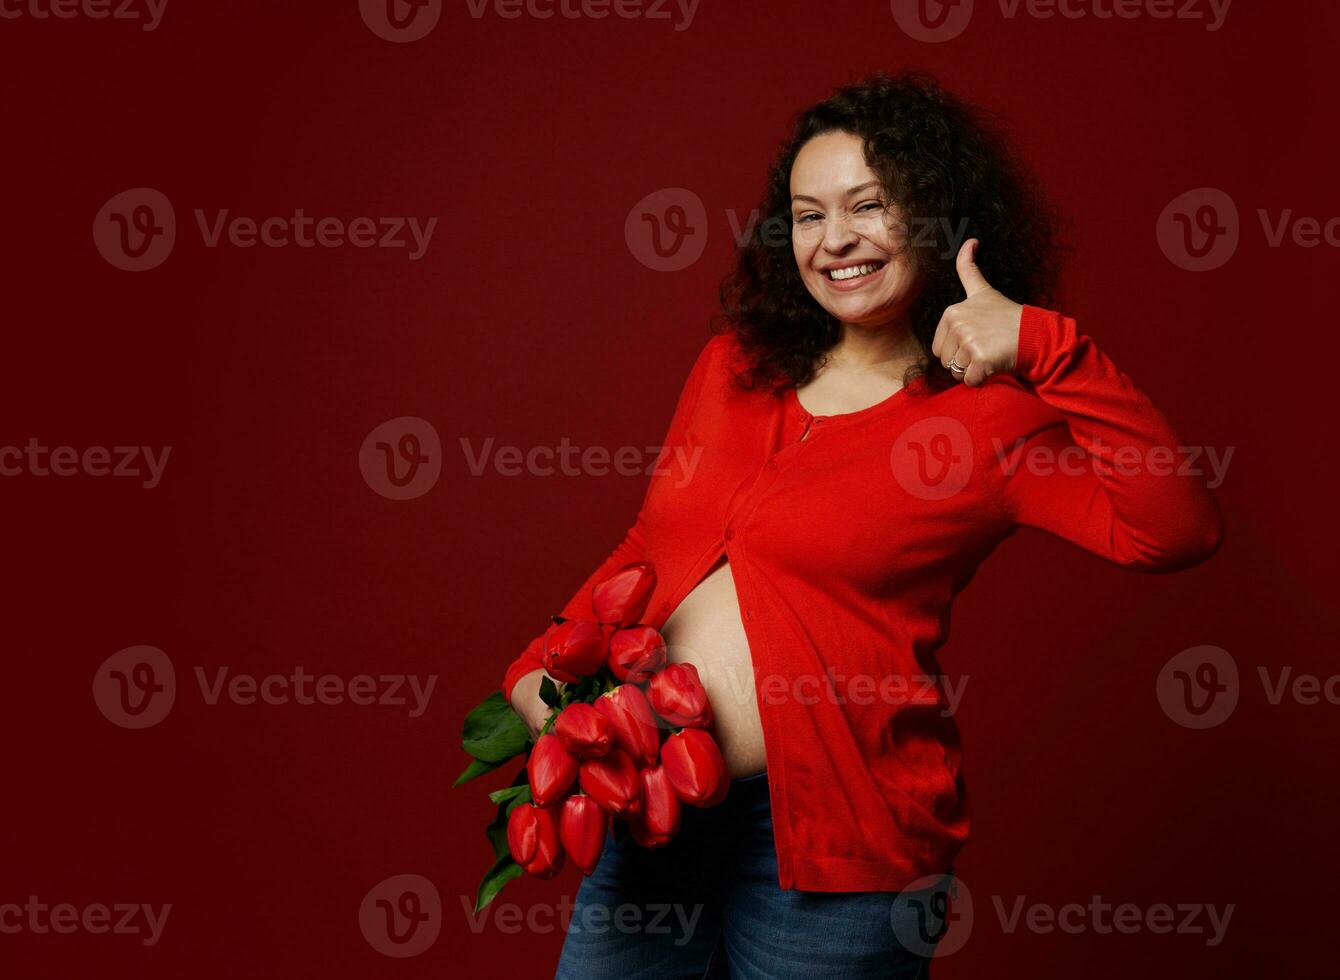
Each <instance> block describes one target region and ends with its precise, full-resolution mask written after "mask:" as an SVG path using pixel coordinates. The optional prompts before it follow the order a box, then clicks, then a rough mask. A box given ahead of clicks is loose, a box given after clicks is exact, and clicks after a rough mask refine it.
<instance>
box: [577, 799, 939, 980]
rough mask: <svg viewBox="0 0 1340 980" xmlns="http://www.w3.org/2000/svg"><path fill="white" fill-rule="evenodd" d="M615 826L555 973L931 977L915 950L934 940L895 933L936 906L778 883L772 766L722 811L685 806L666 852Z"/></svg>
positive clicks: (661, 978)
mask: <svg viewBox="0 0 1340 980" xmlns="http://www.w3.org/2000/svg"><path fill="white" fill-rule="evenodd" d="M614 825H615V828H616V833H611V834H610V836H608V837H607V838H606V840H605V849H604V851H603V853H602V854H601V856H600V863H599V864H598V865H597V866H596V869H595V871H594V872H593V873H592V874H591V875H590V876H589V877H586V878H583V879H582V883H581V887H580V888H579V889H578V890H577V900H576V906H575V908H574V910H573V914H572V919H571V922H570V924H569V926H568V933H567V938H566V940H565V941H564V944H563V953H562V955H561V956H560V958H559V963H558V972H557V974H556V975H555V976H556V980H606V978H608V980H614V978H616V977H617V978H619V980H624V978H629V980H633V978H646V980H675V978H683V980H701V978H704V977H732V978H735V980H754V978H760V980H762V978H767V980H783V978H793V977H822V978H825V980H834V978H839V977H840V978H843V980H847V978H852V980H856V978H863V977H872V978H873V977H879V978H897V980H914V978H916V980H921V978H925V977H928V976H929V968H930V960H929V958H928V957H927V956H923V955H919V953H926V952H928V951H930V950H933V948H934V946H933V945H932V946H929V947H928V946H922V947H921V949H920V950H919V951H918V952H914V951H913V950H911V949H908V948H907V947H906V946H904V945H903V943H901V942H900V941H899V939H898V935H901V936H904V937H907V936H909V935H916V933H915V932H912V933H909V932H908V931H907V930H908V928H909V927H910V928H913V929H915V925H916V924H915V922H914V921H910V920H909V916H910V917H913V919H914V918H915V916H916V915H917V914H918V913H917V910H918V909H919V910H920V912H921V914H922V915H923V916H924V912H925V909H926V908H927V907H929V906H928V905H927V904H925V903H920V904H919V903H917V902H915V901H912V902H911V903H910V904H909V901H908V900H909V899H910V898H911V897H912V896H911V895H910V893H904V894H903V901H901V902H899V901H896V900H897V899H898V898H899V893H897V892H804V891H795V890H790V891H784V890H782V889H781V888H780V887H779V886H778V883H777V852H776V849H775V845H774V843H773V836H772V806H771V802H770V800H769V795H768V778H767V773H766V772H762V773H759V774H757V775H754V776H745V777H743V778H741V779H736V780H732V782H731V788H730V793H729V794H728V795H727V797H726V799H725V800H724V801H723V802H722V803H721V804H719V805H718V806H715V807H709V808H707V809H699V808H697V807H688V806H686V807H685V808H684V819H683V824H682V827H681V829H680V832H679V834H678V835H677V836H676V837H675V839H674V840H672V841H671V842H670V843H669V844H668V845H666V846H665V847H661V848H656V849H647V848H644V847H641V846H640V845H639V844H638V843H637V842H636V841H634V840H633V839H632V837H631V836H629V835H628V833H627V829H626V827H624V826H623V825H622V824H621V822H620V821H618V820H616V821H614ZM895 933H897V935H895ZM921 934H922V935H923V936H924V935H925V933H924V930H923V932H922V933H921Z"/></svg>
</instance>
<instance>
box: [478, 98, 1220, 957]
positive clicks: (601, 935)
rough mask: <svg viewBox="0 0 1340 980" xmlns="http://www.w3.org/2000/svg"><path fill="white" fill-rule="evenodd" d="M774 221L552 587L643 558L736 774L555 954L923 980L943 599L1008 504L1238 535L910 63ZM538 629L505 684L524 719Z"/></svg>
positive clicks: (795, 188) (1205, 547)
mask: <svg viewBox="0 0 1340 980" xmlns="http://www.w3.org/2000/svg"><path fill="white" fill-rule="evenodd" d="M761 214H762V215H763V216H764V220H762V221H760V222H759V223H758V226H757V227H756V228H755V229H754V230H753V232H752V237H751V238H750V239H749V240H748V241H746V242H745V243H744V244H743V245H742V246H741V248H740V250H739V254H738V264H737V267H736V268H735V269H734V270H733V271H732V273H731V275H730V276H729V277H728V279H727V282H726V283H725V286H724V288H723V291H722V296H723V302H724V305H725V314H726V315H725V317H724V326H723V327H722V328H720V329H719V330H718V332H717V333H716V334H715V335H714V336H713V337H712V338H711V339H710V340H708V341H707V342H706V344H705V346H704V347H703V349H702V351H701V353H700V354H699V356H698V358H697V361H696V363H695V364H694V366H693V369H692V371H691V372H690V374H689V377H688V381H687V383H686V384H685V385H684V388H683V391H682V393H681V395H680V398H679V402H678V405H677V407H676V409H675V413H674V417H673V419H672V421H671V424H670V429H669V433H668V435H667V436H666V439H665V445H666V447H667V448H668V450H669V451H668V452H667V453H665V454H664V456H663V459H664V460H665V462H664V464H663V467H662V468H661V470H659V471H658V472H657V473H656V474H655V475H654V476H653V477H652V480H651V483H650V486H649V488H648V490H647V494H646V497H645V499H644V501H643V504H642V508H641V511H640V512H639V514H638V516H637V521H636V523H635V524H634V525H633V527H632V528H631V529H630V530H629V532H628V535H627V537H626V538H625V539H624V541H623V542H622V543H621V544H620V545H619V546H618V547H617V548H616V549H615V550H614V552H613V554H611V555H610V556H609V558H608V560H606V561H605V562H604V563H603V564H602V565H601V566H600V568H598V569H596V570H595V571H594V572H593V573H592V575H591V576H590V578H589V579H588V580H587V582H586V583H584V584H583V585H582V587H581V588H580V589H578V591H577V593H576V594H575V595H574V596H573V598H572V599H571V601H570V602H569V603H568V605H567V606H566V607H565V608H564V609H563V611H562V613H563V615H564V616H567V617H584V618H594V614H593V610H592V608H591V586H592V585H593V584H594V583H595V582H597V581H600V580H602V579H604V578H605V577H607V576H608V575H610V574H611V573H612V572H614V571H615V570H616V569H618V568H619V567H621V566H623V565H625V564H627V563H630V562H635V561H650V562H652V563H654V565H655V567H656V570H657V573H658V580H657V586H656V592H655V594H654V595H653V597H652V602H651V605H650V606H649V609H648V613H647V616H646V621H647V622H648V623H649V625H652V626H656V627H658V628H660V629H661V630H662V632H663V633H664V634H665V637H666V640H667V643H668V644H669V646H670V656H669V659H670V660H671V661H678V660H685V661H691V662H692V663H694V664H695V665H696V666H697V667H698V669H699V672H700V674H701V676H702V679H703V682H704V685H705V687H706V688H707V691H708V693H709V694H710V696H711V699H712V706H713V709H714V712H715V722H714V726H713V730H714V734H715V735H716V737H717V739H718V741H719V743H720V744H721V747H722V750H723V753H724V755H725V758H726V761H727V764H728V767H729V770H730V775H731V777H732V782H731V788H730V792H729V794H728V795H727V797H726V800H725V802H723V803H722V804H720V805H719V806H716V807H711V808H707V809H702V810H695V809H693V808H686V811H685V815H684V824H683V828H682V830H681V831H680V834H679V835H678V836H677V837H676V838H675V839H674V840H673V841H671V843H670V844H669V845H668V846H666V847H664V848H660V849H656V850H648V849H644V848H641V847H639V846H638V845H637V844H636V843H635V842H634V841H633V840H632V838H630V837H628V836H627V835H622V836H617V837H616V836H615V835H611V836H610V837H609V838H607V842H606V847H605V851H604V853H603V855H602V857H601V860H600V863H599V865H598V867H597V868H596V870H595V872H594V874H592V875H591V876H590V877H588V878H585V879H583V881H582V883H581V887H580V890H579V892H578V895H577V906H576V909H575V911H574V914H573V917H572V925H571V926H570V927H569V929H568V934H567V938H566V941H565V943H564V947H563V954H562V957H561V960H560V962H559V966H558V975H559V976H560V977H563V978H583V980H592V978H607V977H608V978H614V977H619V978H624V977H647V978H652V977H654V978H670V977H684V978H697V977H703V976H713V975H717V976H732V977H747V978H755V977H757V978H763V977H811V976H816V977H817V976H827V977H843V978H850V977H924V976H926V975H927V968H928V965H929V957H930V955H931V954H932V953H933V952H934V943H935V941H936V940H937V939H938V938H939V937H940V935H941V934H942V933H943V931H944V927H945V923H944V922H943V921H939V920H937V919H936V914H937V913H938V914H940V915H943V910H944V894H943V892H944V890H945V888H946V887H947V886H946V882H947V880H948V879H947V878H946V876H948V875H949V874H950V873H951V871H952V868H951V865H952V862H953V860H954V857H955V855H956V854H957V853H958V851H959V849H960V848H961V847H962V846H963V844H964V842H965V841H966V839H967V837H968V828H969V822H968V814H967V809H966V800H965V795H964V787H963V779H962V776H961V774H960V771H959V769H960V760H961V752H960V748H959V739H958V732H957V728H956V726H955V724H954V722H953V719H952V717H951V714H952V712H951V710H950V708H949V706H950V701H949V699H948V697H947V694H946V690H945V687H944V685H943V684H942V682H941V681H940V677H941V674H942V672H941V670H940V668H939V665H938V664H937V663H936V659H935V654H936V650H937V649H938V648H939V647H940V645H941V644H942V643H943V642H944V640H945V638H946V637H947V635H948V632H949V610H950V607H951V605H952V603H953V600H954V597H955V595H957V594H958V593H959V592H960V591H961V590H962V589H963V588H964V587H965V586H966V585H967V583H968V582H969V580H971V578H972V577H973V574H974V572H975V571H976V569H977V567H978V566H979V565H980V564H981V563H982V561H983V560H984V559H985V558H986V557H987V556H988V555H990V554H991V552H992V551H993V549H994V548H995V547H996V546H997V545H998V544H999V543H1000V542H1001V541H1002V540H1003V539H1005V538H1006V537H1008V536H1009V535H1010V534H1012V533H1013V532H1014V531H1015V530H1016V529H1017V528H1019V527H1021V526H1029V527H1035V528H1041V529H1043V530H1045V531H1048V532H1050V533H1052V534H1055V535H1059V536H1060V537H1062V538H1064V539H1066V540H1068V541H1071V542H1073V543H1074V544H1076V545H1079V546H1080V547H1082V548H1085V549H1087V550H1088V551H1091V552H1093V553H1094V554H1097V555H1100V556H1102V557H1103V558H1105V559H1107V560H1109V561H1111V562H1114V563H1116V564H1118V565H1121V566H1124V567H1126V568H1130V569H1133V570H1137V571H1146V572H1157V571H1171V570H1174V569H1180V568H1186V567H1189V566H1191V565H1194V564H1196V563H1198V562H1201V561H1203V560H1205V559H1206V558H1207V557H1209V556H1210V555H1211V554H1213V553H1214V552H1215V550H1216V549H1217V548H1218V547H1219V542H1220V539H1221V534H1222V525H1221V520H1220V516H1219V511H1218V507H1217V505H1216V503H1215V500H1214V498H1213V497H1212V496H1211V494H1210V493H1209V492H1208V491H1207V490H1206V488H1205V486H1204V483H1203V481H1202V480H1201V479H1200V478H1199V477H1197V476H1191V475H1182V474H1181V473H1179V472H1178V470H1179V468H1178V467H1176V466H1171V465H1167V464H1168V460H1171V459H1173V458H1174V457H1175V454H1176V452H1177V449H1176V447H1177V446H1178V439H1177V436H1176V434H1175V433H1174V431H1173V429H1172V427H1171V426H1170V425H1169V423H1168V421H1167V419H1165V418H1164V416H1163V415H1162V414H1161V413H1160V412H1159V411H1158V409H1157V408H1155V406H1154V405H1153V404H1151V403H1150V401H1149V399H1148V398H1147V397H1146V396H1145V395H1144V394H1143V393H1142V392H1141V391H1140V390H1139V389H1137V388H1136V387H1135V386H1134V384H1132V382H1131V381H1130V379H1129V378H1127V376H1126V375H1125V374H1123V373H1122V372H1121V371H1119V370H1118V369H1117V367H1116V366H1115V365H1114V364H1113V363H1112V361H1111V360H1110V359H1109V358H1108V357H1107V356H1106V355H1104V354H1103V353H1102V352H1101V351H1099V350H1098V348H1097V347H1096V346H1095V345H1094V343H1093V341H1092V340H1090V339H1089V338H1088V337H1087V336H1085V335H1084V334H1082V333H1080V332H1079V331H1078V329H1077V327H1076V324H1075V321H1074V320H1073V319H1071V318H1070V317H1068V316H1065V315H1063V314H1062V313H1059V312H1056V311H1053V310H1051V309H1049V308H1047V306H1046V305H1045V304H1046V302H1047V299H1048V297H1049V296H1050V295H1051V293H1050V289H1051V285H1052V281H1053V279H1054V276H1055V271H1056V260H1055V255H1054V249H1053V238H1052V232H1051V225H1050V222H1049V220H1048V218H1047V211H1046V210H1045V209H1044V207H1043V205H1042V203H1041V201H1040V199H1039V196H1038V194H1037V193H1036V191H1035V189H1034V187H1033V185H1032V182H1031V181H1030V180H1029V179H1028V178H1027V176H1026V174H1025V172H1024V171H1023V170H1022V169H1021V168H1020V167H1019V166H1018V165H1017V164H1016V163H1015V162H1013V161H1012V159H1011V157H1010V155H1009V154H1008V152H1007V151H1006V149H1005V147H1004V145H1003V144H1002V142H1001V140H1000V138H999V137H998V136H997V135H995V134H994V133H993V132H992V131H991V130H990V129H989V128H988V127H986V126H984V125H983V124H982V122H981V121H980V118H979V115H978V113H977V112H976V111H974V110H973V109H972V108H971V107H969V106H967V105H965V104H964V103H962V102H961V101H960V100H958V99H956V98H954V97H953V96H951V95H950V94H949V93H947V92H945V91H944V90H942V89H941V88H939V87H938V86H937V85H936V83H935V82H934V81H933V80H932V79H930V78H928V77H926V76H923V75H919V74H915V73H905V74H900V75H898V76H895V77H887V76H877V77H876V78H874V79H871V80H869V81H867V82H865V83H863V84H859V85H852V86H848V87H845V88H842V89H839V90H838V91H837V92H836V93H835V94H834V96H833V97H832V98H830V99H828V100H826V101H824V102H822V103H820V104H818V105H816V106H814V107H812V108H810V109H808V110H806V111H805V112H803V113H801V114H800V115H799V116H798V117H797V121H796V126H795V131H794V133H793V134H792V136H791V137H790V138H789V139H788V141H787V142H786V143H785V144H784V145H783V146H782V148H781V150H780V152H779V154H778V157H777V160H776V163H775V164H774V166H773V168H772V171H771V174H770V178H769V182H768V188H767V195H766V200H765V201H764V204H763V207H762V211H761ZM540 645H541V638H540V637H537V638H536V639H535V641H534V642H532V643H531V644H530V645H529V647H528V648H527V649H526V651H525V652H524V653H523V654H522V655H521V656H520V657H519V658H518V659H517V660H516V661H515V662H514V663H513V664H511V666H510V667H509V668H508V669H507V671H506V675H505V678H504V682H503V690H504V694H505V695H506V697H507V698H508V700H509V701H510V703H511V704H512V705H513V707H514V708H515V709H516V710H517V712H518V713H519V714H520V715H521V716H522V718H523V719H525V720H526V723H527V725H529V726H530V728H531V729H532V731H537V730H538V729H539V727H540V726H541V725H542V724H543V721H544V719H545V717H546V715H547V713H548V710H549V709H548V708H546V707H545V705H544V704H543V702H542V701H541V700H540V697H539V693H538V690H539V685H540V681H541V679H542V678H543V677H544V672H543V670H541V669H539V653H540ZM937 891H938V894H937ZM936 898H938V899H939V903H938V904H937V902H936V901H935V900H934V899H936ZM593 911H594V912H601V913H603V914H600V915H595V914H592V912H593Z"/></svg>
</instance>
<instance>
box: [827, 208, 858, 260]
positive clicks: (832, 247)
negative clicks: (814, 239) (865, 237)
mask: <svg viewBox="0 0 1340 980" xmlns="http://www.w3.org/2000/svg"><path fill="white" fill-rule="evenodd" d="M854 241H856V232H855V231H854V230H853V229H852V227H851V226H850V225H849V224H848V223H847V219H846V217H845V216H842V215H839V216H837V217H834V218H829V219H828V221H827V222H825V223H824V248H825V249H827V250H828V251H830V252H841V251H843V250H844V249H846V247H847V246H848V245H850V244H851V243H852V242H854Z"/></svg>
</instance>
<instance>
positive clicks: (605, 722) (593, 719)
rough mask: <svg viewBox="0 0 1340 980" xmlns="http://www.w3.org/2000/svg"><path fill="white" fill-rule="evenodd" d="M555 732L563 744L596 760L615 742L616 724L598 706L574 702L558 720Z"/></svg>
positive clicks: (570, 749) (573, 752) (555, 723)
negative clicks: (596, 707)
mask: <svg viewBox="0 0 1340 980" xmlns="http://www.w3.org/2000/svg"><path fill="white" fill-rule="evenodd" d="M554 734H555V735H557V736H558V740H559V741H560V742H562V743H563V747H564V748H565V749H567V750H568V751H569V752H571V753H572V754H573V755H575V756H578V757H579V758H582V759H595V758H599V757H600V756H602V755H604V754H605V753H606V752H608V751H609V750H610V748H611V747H612V746H613V745H614V726H613V725H612V724H610V720H609V719H608V718H606V717H605V716H604V715H602V714H601V713H600V712H599V711H597V710H596V709H595V708H593V707H591V706H590V705H589V704H586V703H585V702H582V701H574V702H573V703H572V704H570V705H568V706H567V707H566V708H564V709H563V713H562V714H560V715H559V716H558V720H557V721H555V722H554Z"/></svg>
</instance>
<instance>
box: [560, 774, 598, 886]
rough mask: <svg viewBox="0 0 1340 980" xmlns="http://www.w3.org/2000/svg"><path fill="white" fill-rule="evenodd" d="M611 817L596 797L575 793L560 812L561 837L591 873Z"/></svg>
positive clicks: (576, 860) (576, 861)
mask: <svg viewBox="0 0 1340 980" xmlns="http://www.w3.org/2000/svg"><path fill="white" fill-rule="evenodd" d="M609 822H610V817H609V814H608V813H606V812H605V810H604V808H603V807H602V806H601V805H600V804H599V803H597V802H596V799H595V797H593V796H587V795H586V794H585V793H573V794H572V795H571V796H569V797H568V798H567V799H565V800H564V801H563V806H562V808H561V809H560V810H559V814H558V839H559V841H560V843H562V845H563V850H564V851H566V852H567V853H568V854H569V855H571V857H572V862H573V863H574V864H575V865H577V867H579V868H581V869H582V874H584V875H589V874H590V873H591V872H592V871H594V870H595V869H596V865H597V864H598V863H599V862H600V852H601V851H603V850H604V848H605V833H606V831H608V830H609Z"/></svg>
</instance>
